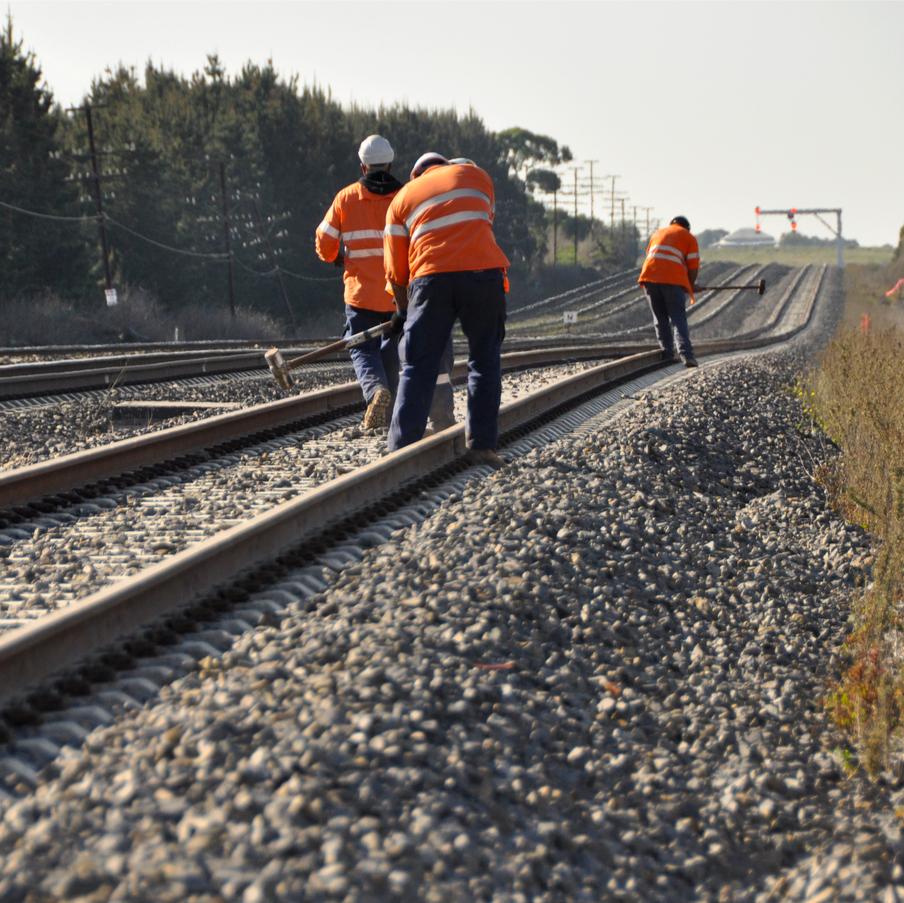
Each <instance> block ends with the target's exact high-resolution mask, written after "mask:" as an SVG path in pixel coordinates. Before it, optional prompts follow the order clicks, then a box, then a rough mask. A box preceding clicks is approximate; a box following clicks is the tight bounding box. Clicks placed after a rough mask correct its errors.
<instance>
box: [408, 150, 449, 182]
mask: <svg viewBox="0 0 904 903" xmlns="http://www.w3.org/2000/svg"><path fill="white" fill-rule="evenodd" d="M448 162H449V161H448V160H447V159H446V158H445V157H444V156H443V155H442V154H438V153H436V151H427V153H426V154H421V155H420V157H418V158H417V160H416V161H415V163H414V166H412V167H411V178H412V179H416V178H417V177H418V176H419V175H420V174H421V173H422V172H423V171H424V170H425V169H429V168H430V167H431V166H444V165H445V164H447V163H448Z"/></svg>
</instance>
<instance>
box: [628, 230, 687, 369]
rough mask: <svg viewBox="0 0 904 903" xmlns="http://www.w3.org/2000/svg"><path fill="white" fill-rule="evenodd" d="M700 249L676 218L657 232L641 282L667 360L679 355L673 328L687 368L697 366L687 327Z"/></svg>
mask: <svg viewBox="0 0 904 903" xmlns="http://www.w3.org/2000/svg"><path fill="white" fill-rule="evenodd" d="M699 268H700V249H699V248H698V247H697V239H696V238H694V236H693V235H692V234H691V224H690V223H689V222H688V221H687V219H686V218H685V217H683V216H676V217H675V218H674V219H673V220H672V221H671V222H670V223H669V225H668V226H665V227H664V228H662V229H657V230H656V231H655V232H654V233H653V235H652V236H651V237H650V242H649V244H648V245H647V257H646V260H644V263H643V268H642V269H641V271H640V278H639V279H638V280H637V281H638V282H639V283H640V284H641V285H642V286H643V290H644V294H645V295H646V296H647V300H648V301H649V302H650V310H651V311H652V312H653V322H654V324H655V326H656V338H657V339H658V340H659V347H660V348H661V349H662V350H663V352H664V353H665V355H666V356H667V357H674V356H675V340H674V338H673V336H672V327H674V329H675V332H676V333H677V335H678V353H679V355H680V356H681V360H682V361H683V362H684V366H685V367H696V366H697V359H696V358H695V357H694V348H693V346H692V345H691V336H690V331H689V330H688V326H687V309H686V305H687V296H688V295H691V296H693V292H694V283H695V282H696V281H697V271H698V270H699Z"/></svg>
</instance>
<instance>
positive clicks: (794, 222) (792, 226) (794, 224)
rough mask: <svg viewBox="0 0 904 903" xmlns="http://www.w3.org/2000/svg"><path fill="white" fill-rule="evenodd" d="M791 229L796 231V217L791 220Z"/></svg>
mask: <svg viewBox="0 0 904 903" xmlns="http://www.w3.org/2000/svg"><path fill="white" fill-rule="evenodd" d="M791 231H792V232H796V231H797V220H796V219H793V220H791Z"/></svg>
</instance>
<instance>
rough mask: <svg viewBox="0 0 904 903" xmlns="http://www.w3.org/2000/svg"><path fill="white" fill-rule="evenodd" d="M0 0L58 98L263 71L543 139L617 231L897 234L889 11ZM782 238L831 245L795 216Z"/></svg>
mask: <svg viewBox="0 0 904 903" xmlns="http://www.w3.org/2000/svg"><path fill="white" fill-rule="evenodd" d="M7 5H8V8H9V10H10V12H11V13H12V17H13V24H14V27H15V30H16V32H17V33H18V34H19V36H20V37H22V38H24V41H25V45H26V47H28V48H29V49H31V50H33V51H34V52H35V53H36V55H37V57H38V60H39V62H40V64H41V66H42V69H43V72H44V75H45V78H46V81H47V84H48V86H49V87H50V88H51V89H52V91H53V92H54V95H55V96H56V98H57V99H58V100H59V101H61V102H63V103H64V104H71V103H73V102H76V101H78V100H80V99H81V97H82V96H83V94H84V93H85V91H86V90H87V89H88V87H89V85H90V82H91V79H92V78H93V77H95V76H98V75H100V74H102V72H103V70H104V68H105V67H106V66H110V65H115V64H116V63H118V62H123V63H125V64H126V65H130V66H135V67H136V68H137V70H138V71H139V72H141V70H142V68H143V65H144V63H145V62H146V61H147V60H148V59H153V60H154V62H155V63H158V64H159V63H162V64H164V65H165V66H167V67H168V68H172V69H174V70H176V71H177V72H180V73H184V74H190V73H191V72H193V71H195V70H197V69H201V68H202V67H203V66H204V64H205V61H206V55H207V54H208V53H214V52H215V53H218V54H219V55H220V58H221V60H222V61H223V63H224V64H225V65H226V67H227V69H228V70H229V71H230V72H235V71H237V70H238V69H240V68H241V66H242V64H243V63H244V62H246V61H248V60H252V61H255V62H261V63H263V62H265V61H266V60H267V59H268V58H269V59H272V60H273V62H274V64H275V65H276V67H277V68H278V69H279V70H280V72H281V73H282V74H283V75H285V76H287V77H288V76H290V75H294V74H297V75H298V76H299V78H300V81H301V82H302V83H311V82H314V81H316V82H317V83H319V84H320V85H322V86H324V87H327V86H328V87H329V88H330V89H331V90H332V93H333V96H334V98H336V99H337V100H338V101H340V102H341V103H347V102H349V101H353V100H354V101H356V102H358V103H361V104H366V105H376V104H378V103H380V102H385V103H387V104H391V103H394V102H397V101H400V102H407V103H409V104H411V105H415V106H424V107H431V108H436V107H438V108H448V107H454V108H456V109H458V110H459V111H460V112H466V111H467V110H468V108H469V107H473V108H474V110H475V111H476V112H477V113H478V114H479V115H480V116H481V117H482V118H483V120H484V121H485V122H486V124H487V125H488V126H489V127H490V128H491V129H494V130H498V129H503V128H507V127H509V126H514V125H518V126H521V127H523V128H527V129H531V130H532V131H536V132H542V133H545V134H548V135H551V136H552V137H554V138H555V139H556V140H558V141H559V142H560V143H563V144H567V145H569V146H570V147H571V149H572V151H573V152H574V155H575V159H576V161H578V162H580V161H584V160H589V159H594V160H597V161H599V162H598V163H597V164H595V166H594V174H595V175H596V176H601V175H605V174H609V173H616V174H618V175H619V176H620V178H619V179H618V181H617V182H616V190H621V191H627V192H628V193H629V195H630V198H629V200H628V202H627V203H628V216H629V217H630V215H631V207H632V206H633V205H635V204H636V205H638V207H643V206H652V207H653V208H654V211H653V214H652V215H653V216H654V217H658V218H661V219H663V220H668V219H670V218H671V217H672V216H674V215H676V214H678V213H683V214H684V215H686V216H687V217H688V218H689V219H690V221H691V224H692V227H693V229H694V231H696V232H699V231H701V230H702V229H705V228H726V229H735V228H738V227H741V226H752V225H753V222H754V214H753V208H754V207H755V206H756V205H757V204H759V205H761V206H763V207H781V208H786V207H792V206H793V207H842V208H843V209H844V232H845V235H846V236H847V237H850V238H856V239H857V240H858V241H860V243H861V244H885V243H892V244H896V243H897V236H898V229H899V228H900V227H901V225H902V224H904V44H902V41H904V2H895V0H886V2H865V0H853V2H834V3H826V2H819V0H812V2H776V3H773V2H730V0H723V2H682V0H673V2H632V3H623V2H557V3H548V2H520V3H516V2H488V0H484V2H481V3H471V2H463V0H459V2H432V0H420V2H417V3H388V2H380V0H372V2H369V3H356V2H338V0H332V2H328V0H317V2H302V0H296V2H288V0H286V2H271V3H268V2H253V3H252V2H246V0H235V2H218V3H213V2H169V0H155V2H147V0H116V2H94V0H91V2H89V0H11V2H9V3H8V4H7ZM362 137H363V136H362ZM426 149H428V148H425V150H426ZM430 149H433V148H430ZM435 149H436V150H440V151H441V150H442V148H435ZM477 162H480V161H477ZM352 175H354V174H352ZM588 175H589V171H588V169H587V168H586V167H585V168H584V170H583V172H582V178H584V179H586V178H587V177H588ZM600 206H601V201H600V199H599V198H597V207H596V209H597V215H599V212H600ZM586 209H587V207H586V202H585V206H584V210H585V211H586ZM641 216H642V213H641V212H640V211H639V210H638V217H639V218H640V217H641ZM763 227H764V229H765V230H766V231H768V232H770V233H772V234H774V235H778V234H780V233H781V232H782V231H786V230H787V222H786V221H785V220H781V221H780V220H779V219H775V218H774V219H771V220H764V223H763ZM800 231H801V232H804V233H807V234H813V235H821V236H824V237H829V233H828V231H826V230H825V229H824V228H823V227H822V226H821V225H820V224H819V223H818V222H816V221H815V220H814V219H813V218H812V217H810V218H806V219H804V218H802V219H801V223H800Z"/></svg>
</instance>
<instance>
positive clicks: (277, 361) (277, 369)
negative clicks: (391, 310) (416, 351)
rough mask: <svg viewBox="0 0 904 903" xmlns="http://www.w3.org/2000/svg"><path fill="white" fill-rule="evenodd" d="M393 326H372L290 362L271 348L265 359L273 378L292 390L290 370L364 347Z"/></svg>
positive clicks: (386, 323)
mask: <svg viewBox="0 0 904 903" xmlns="http://www.w3.org/2000/svg"><path fill="white" fill-rule="evenodd" d="M392 325H393V324H392V321H391V320H387V321H386V322H385V323H381V324H380V325H379V326H371V328H370V329H365V330H363V331H362V332H356V333H355V334H354V335H350V336H345V337H344V338H341V339H338V340H337V341H335V342H330V344H329V345H324V346H323V347H322V348H316V349H315V350H314V351H309V352H308V353H307V354H302V355H300V356H299V357H293V358H291V359H290V360H288V361H287V360H285V359H284V358H283V356H282V352H281V351H280V350H279V348H271V349H270V350H269V351H267V352H266V354H264V359H265V360H266V361H267V366H268V367H269V368H270V372H271V373H272V374H273V378H274V379H275V380H276V382H277V383H278V384H279V385H280V386H281V387H282V388H283V389H291V388H292V386H293V385H294V380H293V379H292V374H291V373H290V372H289V371H290V370H294V369H295V368H296V367H300V366H301V365H302V364H310V363H311V362H312V361H319V360H320V359H321V358H324V357H326V356H327V355H328V354H332V353H333V352H334V351H343V350H345V349H346V348H354V347H355V345H363V344H364V343H365V342H369V341H370V340H371V339H381V338H383V336H385V335H386V333H388V332H389V330H390V329H392Z"/></svg>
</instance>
